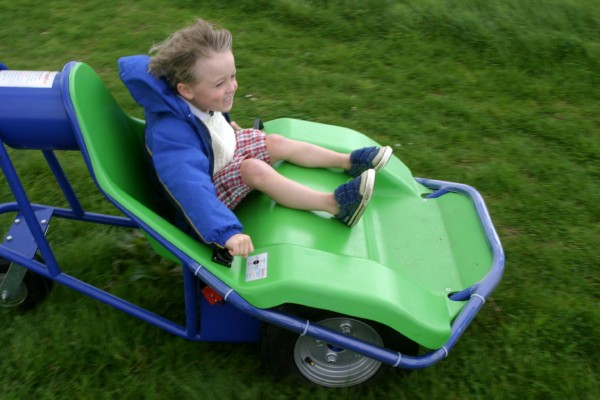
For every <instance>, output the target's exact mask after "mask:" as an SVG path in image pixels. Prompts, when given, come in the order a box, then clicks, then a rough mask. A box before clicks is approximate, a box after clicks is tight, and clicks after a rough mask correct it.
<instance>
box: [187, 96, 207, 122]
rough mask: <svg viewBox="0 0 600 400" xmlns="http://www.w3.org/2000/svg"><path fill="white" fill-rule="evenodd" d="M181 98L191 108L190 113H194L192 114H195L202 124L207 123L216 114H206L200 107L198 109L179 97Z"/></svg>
mask: <svg viewBox="0 0 600 400" xmlns="http://www.w3.org/2000/svg"><path fill="white" fill-rule="evenodd" d="M179 97H181V99H182V100H183V101H185V102H186V104H187V105H188V106H189V107H190V111H191V112H192V114H194V116H196V117H198V119H199V120H200V121H202V123H206V121H207V120H208V119H209V118H210V117H211V116H212V115H213V114H214V112H212V111H210V112H207V113H206V112H204V111H202V110H200V109H199V108H198V107H196V106H195V105H193V104H192V103H190V102H189V101H187V100H186V99H185V98H183V97H182V96H179Z"/></svg>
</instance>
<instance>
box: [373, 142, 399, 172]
mask: <svg viewBox="0 0 600 400" xmlns="http://www.w3.org/2000/svg"><path fill="white" fill-rule="evenodd" d="M383 150H384V151H383V155H382V156H381V159H380V160H379V162H378V163H377V165H375V166H374V167H373V169H374V170H375V171H380V170H382V169H383V168H385V166H386V165H387V163H388V161H390V158H392V153H393V152H394V151H393V150H392V148H391V147H390V146H385V147H384V148H383Z"/></svg>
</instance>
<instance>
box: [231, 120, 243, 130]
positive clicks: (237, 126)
mask: <svg viewBox="0 0 600 400" xmlns="http://www.w3.org/2000/svg"><path fill="white" fill-rule="evenodd" d="M231 127H232V128H233V130H234V131H236V132H237V131H241V130H242V127H241V126H239V125H238V124H237V122H235V121H231Z"/></svg>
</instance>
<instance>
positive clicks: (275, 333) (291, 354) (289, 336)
mask: <svg viewBox="0 0 600 400" xmlns="http://www.w3.org/2000/svg"><path fill="white" fill-rule="evenodd" d="M281 311H283V312H285V313H288V314H293V315H295V316H297V317H300V318H306V319H308V320H310V321H312V322H315V323H320V322H322V321H327V320H328V321H332V322H334V323H336V322H338V321H339V322H341V321H343V320H344V319H349V320H351V321H354V322H353V323H354V324H356V325H359V328H360V327H362V329H363V330H364V329H366V330H368V331H369V332H371V330H370V329H371V328H372V329H373V330H374V331H375V332H377V335H378V336H379V338H381V341H382V342H383V343H382V344H383V346H384V347H386V348H388V349H392V350H395V351H399V352H401V353H402V354H406V355H417V354H418V351H419V345H418V344H417V343H415V342H413V341H412V340H410V339H408V338H406V337H405V336H403V335H401V334H400V333H398V332H396V331H394V330H392V329H390V328H388V327H386V326H384V325H382V324H379V323H376V322H373V321H368V320H364V319H360V318H354V317H348V316H344V315H340V314H335V313H332V312H329V311H324V310H318V309H311V308H307V307H300V306H285V307H282V308H281ZM367 327H370V328H367ZM301 338H302V339H301ZM307 338H309V337H308V336H304V337H301V336H300V335H299V334H297V333H294V332H291V331H289V330H287V329H283V328H280V327H277V326H275V325H265V326H264V328H263V332H262V335H261V340H260V352H261V361H262V363H263V366H264V367H265V368H266V369H267V370H269V371H270V372H271V373H272V374H274V375H276V376H278V377H282V378H291V379H292V380H295V381H297V382H302V383H307V382H308V383H311V384H314V385H318V386H326V387H349V386H355V385H366V384H371V383H373V382H376V381H378V380H380V379H381V377H382V376H385V375H387V374H389V373H390V372H392V371H391V370H395V371H393V372H395V373H398V374H399V375H407V374H408V373H409V372H410V371H409V370H404V369H395V368H393V367H391V366H389V365H386V364H381V363H377V364H379V365H380V366H379V367H377V366H374V365H373V362H374V361H373V360H370V359H366V357H365V359H366V360H365V361H368V362H367V363H366V365H365V364H361V366H362V365H365V367H366V368H369V371H368V372H366V375H365V376H362V377H360V378H359V377H350V378H348V379H350V380H348V379H343V378H341V377H340V376H339V374H340V371H339V370H338V371H334V370H333V369H332V370H331V376H327V374H328V372H327V364H326V363H324V362H319V361H316V360H311V359H308V357H306V358H307V359H304V360H302V356H301V354H302V353H301V351H299V350H298V348H300V349H302V347H303V346H302V345H301V344H302V343H306V340H314V339H311V338H309V339H307ZM299 340H302V342H299ZM297 343H298V344H300V346H299V347H298V348H297V347H296V345H297ZM327 346H329V345H327ZM295 352H296V353H295ZM302 361H303V362H306V363H308V364H309V365H311V366H315V365H316V367H317V368H319V369H320V370H321V371H324V373H325V378H326V379H322V378H321V376H319V374H313V373H311V368H312V367H308V366H305V365H301V368H299V366H298V364H297V363H299V362H302ZM350 362H352V360H351V359H350ZM359 363H361V361H360V356H357V361H356V364H359ZM336 367H337V366H336ZM352 368H360V367H359V366H354V367H353V366H351V365H350V366H348V370H350V369H352ZM335 375H337V376H335ZM401 377H402V376H399V377H395V378H401ZM330 378H331V379H330Z"/></svg>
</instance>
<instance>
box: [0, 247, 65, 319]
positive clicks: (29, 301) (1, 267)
mask: <svg viewBox="0 0 600 400" xmlns="http://www.w3.org/2000/svg"><path fill="white" fill-rule="evenodd" d="M10 264H11V263H10V261H8V260H6V259H3V258H0V282H2V281H3V280H4V277H5V276H6V273H7V272H8V268H9V267H10ZM52 287H53V281H52V280H51V279H48V278H46V277H44V276H41V275H38V274H36V273H35V272H32V271H27V273H26V274H25V276H24V277H23V281H22V282H21V284H20V285H19V288H18V289H17V291H16V293H14V295H13V296H11V298H10V299H3V298H2V294H1V293H0V307H1V308H5V309H13V310H16V311H20V312H23V311H28V310H31V309H32V308H34V307H35V306H37V305H38V304H40V303H41V302H42V301H44V300H45V299H46V297H48V295H49V294H50V291H51V290H52Z"/></svg>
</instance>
